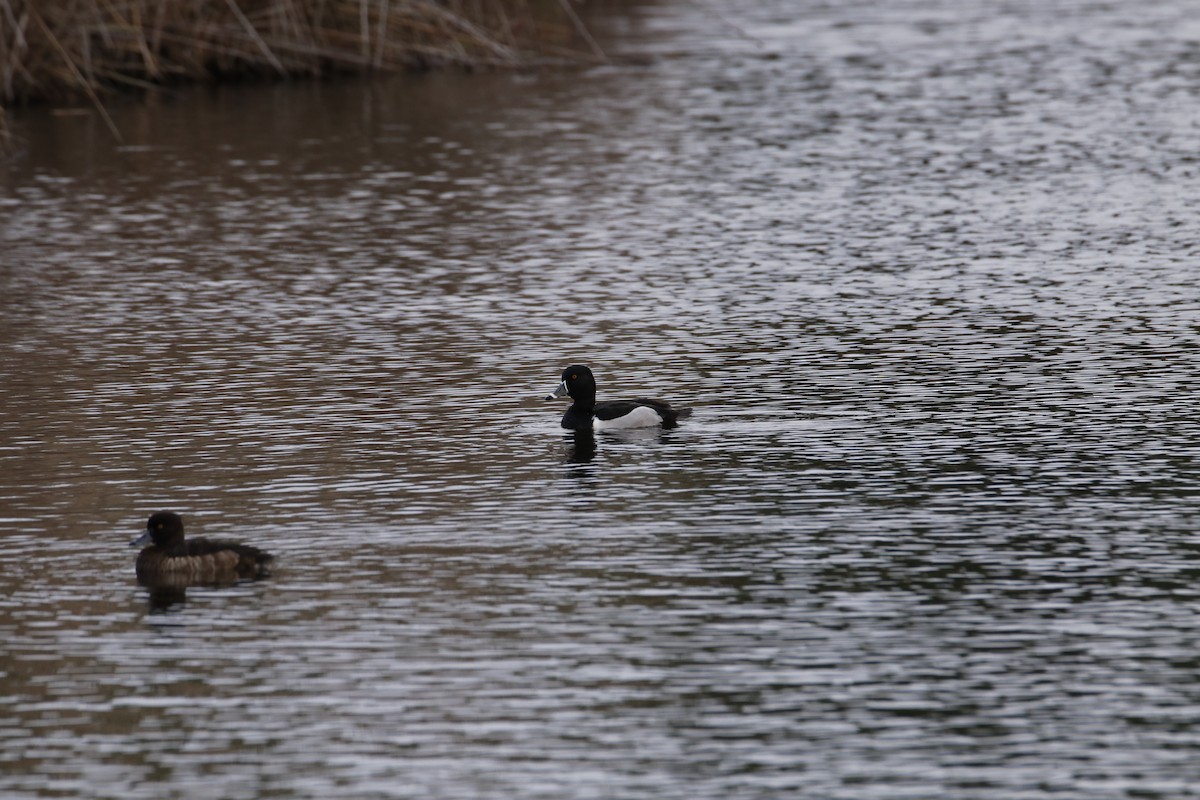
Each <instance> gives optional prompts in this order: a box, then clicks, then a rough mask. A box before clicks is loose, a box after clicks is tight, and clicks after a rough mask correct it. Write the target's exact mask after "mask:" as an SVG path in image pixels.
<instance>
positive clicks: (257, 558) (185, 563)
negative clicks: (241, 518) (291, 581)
mask: <svg viewBox="0 0 1200 800" xmlns="http://www.w3.org/2000/svg"><path fill="white" fill-rule="evenodd" d="M144 544H149V546H148V547H146V548H145V549H143V550H142V552H141V553H139V554H138V558H137V576H138V581H139V582H141V583H144V584H169V585H173V586H184V585H194V584H213V583H233V582H235V581H238V580H244V579H252V578H265V577H266V576H267V575H268V574H269V572H268V570H267V564H268V563H269V562H270V561H271V559H272V558H273V556H272V555H271V554H270V553H264V552H263V551H262V550H259V549H258V548H257V547H250V546H249V545H244V544H236V543H234V542H224V541H218V540H214V539H202V538H197V539H188V540H187V541H184V538H183V519H182V518H181V517H180V516H179V515H178V514H173V513H171V512H170V511H159V512H158V513H157V514H154V515H152V516H151V517H150V519H149V520H148V521H147V522H146V532H145V533H143V534H142V535H141V536H139V537H138V538H137V539H134V540H133V541H132V542H130V543H129V545H130V547H137V546H140V545H144Z"/></svg>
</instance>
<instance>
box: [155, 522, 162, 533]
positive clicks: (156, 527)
mask: <svg viewBox="0 0 1200 800" xmlns="http://www.w3.org/2000/svg"><path fill="white" fill-rule="evenodd" d="M162 525H163V524H162V523H161V522H160V523H158V524H157V525H155V526H154V529H155V530H159V531H161V530H162Z"/></svg>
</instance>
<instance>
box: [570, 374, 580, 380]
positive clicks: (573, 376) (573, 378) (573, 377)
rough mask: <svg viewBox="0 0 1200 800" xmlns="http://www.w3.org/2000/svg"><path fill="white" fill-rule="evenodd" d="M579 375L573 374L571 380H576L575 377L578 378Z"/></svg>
mask: <svg viewBox="0 0 1200 800" xmlns="http://www.w3.org/2000/svg"><path fill="white" fill-rule="evenodd" d="M578 377H579V376H578V375H572V376H571V380H575V379H576V378H578Z"/></svg>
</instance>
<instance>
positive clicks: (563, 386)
mask: <svg viewBox="0 0 1200 800" xmlns="http://www.w3.org/2000/svg"><path fill="white" fill-rule="evenodd" d="M566 396H567V382H566V381H563V382H562V383H560V384H559V385H558V388H557V389H555V390H554V391H553V392H551V393H550V394H548V395H546V399H547V400H553V399H554V398H556V397H566Z"/></svg>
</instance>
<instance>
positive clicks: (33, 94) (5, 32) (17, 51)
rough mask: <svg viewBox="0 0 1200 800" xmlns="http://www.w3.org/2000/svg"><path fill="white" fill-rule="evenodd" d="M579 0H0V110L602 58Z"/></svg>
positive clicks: (99, 105)
mask: <svg viewBox="0 0 1200 800" xmlns="http://www.w3.org/2000/svg"><path fill="white" fill-rule="evenodd" d="M573 1H574V0H0V113H2V107H3V106H4V105H12V104H16V103H24V102H29V101H34V100H56V99H60V98H63V97H66V96H78V95H85V96H87V97H89V98H90V99H91V100H92V102H94V103H95V104H96V106H97V108H99V109H101V110H102V109H103V104H102V103H101V100H100V98H101V96H102V95H103V94H104V93H106V92H111V91H113V90H114V89H117V88H119V87H151V86H158V85H162V84H167V83H171V82H177V81H195V80H206V79H213V78H227V77H236V76H243V75H279V76H320V75H327V74H331V73H337V72H373V71H389V70H398V69H405V68H417V69H423V68H429V67H432V66H438V65H457V66H462V67H469V68H475V67H514V66H522V65H526V64H529V63H534V62H537V61H539V60H545V59H564V58H572V59H578V58H600V57H603V54H602V53H600V51H599V48H598V47H597V46H595V43H594V41H592V40H591V39H590V37H588V36H587V32H586V31H585V30H583V29H582V26H581V24H580V23H579V19H578V17H577V16H576V14H575V12H574V10H573V9H572V8H571V5H570V4H571V2H573ZM2 132H3V123H2V122H0V134H2Z"/></svg>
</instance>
